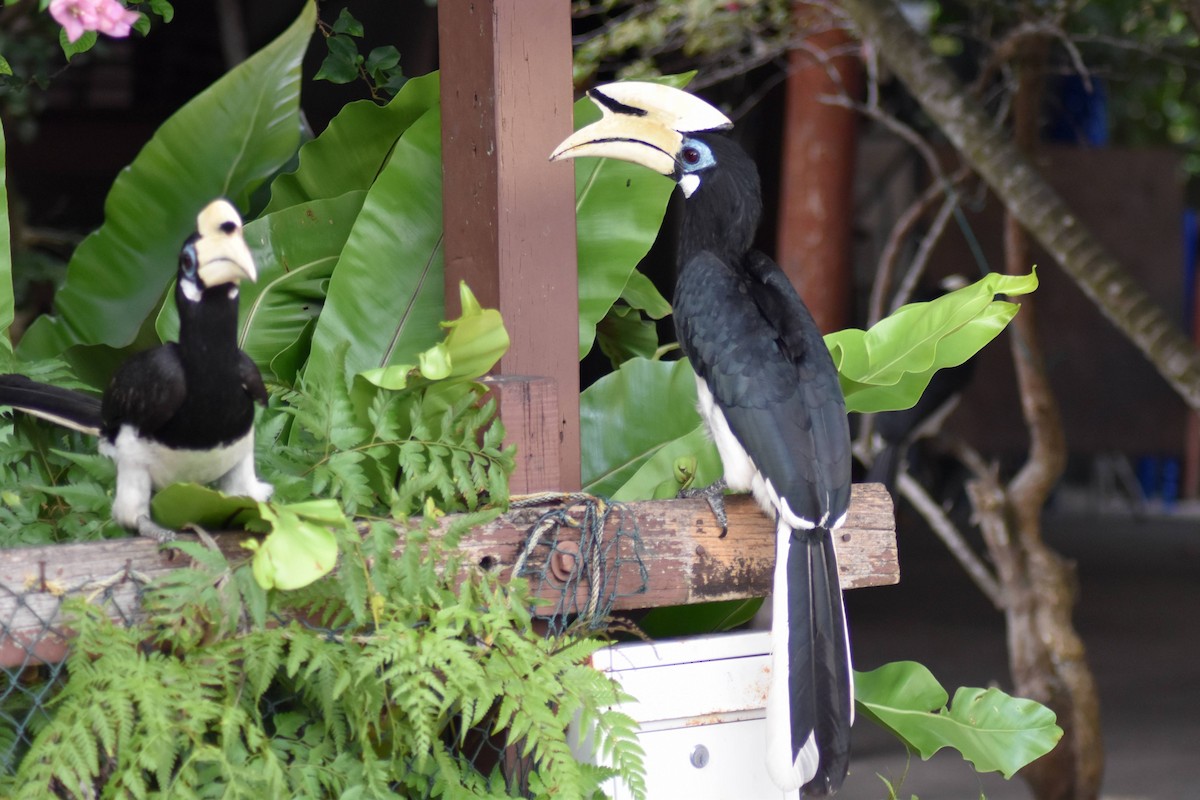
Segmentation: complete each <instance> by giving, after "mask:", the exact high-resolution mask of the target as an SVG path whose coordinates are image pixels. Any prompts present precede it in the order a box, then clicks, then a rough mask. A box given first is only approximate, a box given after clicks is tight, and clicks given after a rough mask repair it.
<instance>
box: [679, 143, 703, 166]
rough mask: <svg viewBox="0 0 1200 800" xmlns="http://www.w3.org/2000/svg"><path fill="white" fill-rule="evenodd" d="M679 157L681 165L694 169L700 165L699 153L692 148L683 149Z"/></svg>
mask: <svg viewBox="0 0 1200 800" xmlns="http://www.w3.org/2000/svg"><path fill="white" fill-rule="evenodd" d="M679 155H680V157H681V158H682V159H683V163H684V164H687V165H688V166H689V167H694V166H696V165H697V164H699V163H700V151H699V150H697V149H696V148H694V147H685V148H683V152H682V153H680V154H679Z"/></svg>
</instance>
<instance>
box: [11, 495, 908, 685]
mask: <svg viewBox="0 0 1200 800" xmlns="http://www.w3.org/2000/svg"><path fill="white" fill-rule="evenodd" d="M727 508H728V512H729V533H728V535H726V536H725V537H724V538H722V537H721V531H720V529H719V528H718V527H717V522H716V519H715V518H714V517H713V515H712V511H711V510H710V509H709V507H708V505H707V504H706V503H705V502H704V501H703V500H700V499H695V500H649V501H645V502H636V503H627V504H625V505H624V509H625V512H626V514H627V516H625V517H624V522H625V523H626V526H627V529H634V528H636V531H637V540H638V541H639V542H640V543H641V546H642V552H641V554H640V558H641V561H642V563H643V564H644V565H645V566H646V571H647V580H646V583H645V585H644V586H642V583H641V575H640V571H639V570H638V569H636V566H635V564H634V563H633V562H634V561H636V558H635V557H634V553H633V552H632V545H633V539H632V538H630V539H629V540H627V542H626V543H625V546H624V547H623V548H622V549H621V550H619V551H618V550H606V552H605V558H606V562H605V566H604V569H603V570H601V573H603V574H605V575H609V576H611V575H613V574H614V572H615V571H616V569H617V568H616V566H615V564H616V561H617V560H618V559H620V561H621V562H622V563H623V566H622V567H621V568H620V573H619V582H618V585H617V586H616V592H617V597H616V602H615V603H614V608H616V609H626V610H627V609H634V608H653V607H657V606H672V605H686V604H689V603H702V602H707V601H710V600H734V599H739V598H746V597H761V596H763V595H765V594H767V593H768V592H770V590H771V570H772V565H773V564H774V563H775V524H774V522H773V521H772V520H771V519H770V518H768V517H767V516H766V515H764V514H763V513H762V512H761V511H759V509H758V506H757V505H755V504H754V501H753V500H752V499H751V498H750V497H749V496H748V495H737V496H733V495H731V496H730V497H729V498H727ZM546 510H547V507H540V506H539V507H536V508H528V509H521V510H517V511H512V512H509V513H508V514H505V515H504V516H502V517H500V518H499V519H497V520H495V521H493V522H491V523H488V524H486V525H481V526H480V527H478V528H476V529H474V530H472V531H471V532H470V533H469V534H468V535H466V536H464V537H463V538H462V540H460V542H459V549H460V550H461V551H462V552H463V553H464V556H465V557H464V559H463V563H464V569H485V570H489V571H496V572H498V573H499V574H500V576H501V579H502V580H507V578H508V577H509V575H511V572H512V568H513V565H514V562H515V561H516V560H517V557H518V554H519V553H520V552H521V551H522V550H523V549H524V548H525V544H526V540H527V537H528V535H529V531H530V528H531V527H532V526H533V525H534V523H535V522H536V521H537V519H538V518H539V516H540V515H541V514H542V513H543V512H544V511H546ZM617 516H620V515H617ZM451 522H452V520H451V519H446V520H443V527H446V526H448V525H449V524H450V523H451ZM617 522H618V521H617V519H615V518H613V519H610V522H609V524H608V526H607V527H606V529H605V537H606V541H611V540H612V539H613V538H615V536H616V526H617ZM559 533H560V536H561V538H560V544H561V545H562V546H560V548H559V550H558V551H557V552H558V553H559V556H558V558H559V561H558V562H555V561H554V560H553V559H555V558H556V556H555V555H554V554H551V553H550V552H548V549H546V548H531V551H532V552H531V554H530V555H529V557H528V560H527V563H528V564H529V565H530V566H533V567H535V568H536V567H541V566H546V567H548V569H549V572H550V573H551V574H552V575H562V574H564V573H570V572H571V571H572V570H576V571H577V572H578V573H581V574H577V575H576V578H577V580H578V583H577V585H578V586H579V591H578V592H577V596H576V597H575V598H568V600H575V601H577V602H578V603H579V604H580V605H581V606H582V605H584V604H586V602H587V595H588V593H589V589H590V585H589V584H588V582H587V574H588V573H587V571H586V570H580V569H579V564H578V563H577V559H575V558H573V557H569V553H570V550H571V546H570V543H573V544H574V545H575V551H576V552H578V549H579V547H578V545H579V541H580V535H579V533H580V532H579V528H577V527H571V528H564V529H562V530H560V531H559ZM248 536H250V534H246V533H226V534H218V535H217V536H216V537H215V538H216V540H217V543H218V544H219V546H220V548H221V550H222V551H223V552H224V553H225V554H226V555H227V556H228V557H229V558H231V559H244V558H247V557H248V556H249V554H248V552H247V551H246V549H245V548H243V547H242V546H241V542H242V541H243V540H244V539H246V538H247V537H248ZM834 536H835V541H836V544H837V548H838V568H839V570H840V572H841V579H842V586H843V587H844V588H847V589H853V588H858V587H862V586H884V585H887V584H893V583H896V582H897V581H898V580H899V579H900V567H899V564H898V562H897V556H896V531H895V520H894V517H893V513H892V500H891V497H890V496H889V495H888V493H887V490H885V489H884V488H883V486H882V485H881V484H859V485H856V486H855V487H854V493H853V495H852V497H851V502H850V512H849V514H848V516H847V518H846V522H845V524H844V525H842V527H841V528H839V529H838V530H837V531H835V532H834ZM402 541H403V540H402ZM562 543H567V544H562ZM563 556H568V557H565V558H564V557H563ZM548 559H550V561H549V563H547V561H548ZM186 563H187V560H186V559H184V558H181V557H179V556H178V555H177V554H175V555H174V557H173V556H172V554H171V553H170V552H169V551H165V550H160V549H159V547H158V545H157V544H156V543H155V542H153V541H151V540H150V539H147V538H145V537H134V538H131V539H112V540H108V541H103V542H82V543H79V544H62V545H50V546H46V547H19V548H13V549H9V550H0V667H2V668H5V669H12V668H14V667H20V666H22V665H36V664H38V663H50V662H56V661H60V660H62V659H63V658H64V657H65V655H66V651H67V640H68V638H69V636H70V635H71V634H70V631H69V630H67V629H66V627H65V626H64V624H63V620H62V618H61V616H60V611H59V607H60V606H61V605H62V601H63V598H64V597H66V596H84V597H87V598H89V599H90V600H91V601H92V602H95V603H99V604H101V605H103V606H104V607H105V608H106V610H107V611H108V613H109V614H110V616H112V617H113V618H123V619H133V618H135V617H136V616H137V614H138V613H139V608H138V597H139V590H140V589H141V588H142V587H143V586H145V585H146V583H147V582H148V581H150V580H152V579H153V578H155V577H157V576H160V575H162V574H163V573H166V572H169V571H171V570H174V569H179V568H181V567H183V566H186ZM560 586H561V583H559V584H557V585H556V584H555V583H554V582H550V583H547V584H545V585H542V586H539V585H537V584H536V583H534V585H533V588H534V590H535V591H537V592H538V593H539V594H540V596H542V597H545V598H546V599H549V600H551V601H555V600H558V599H560V595H561V590H560ZM605 599H606V600H607V598H605ZM553 612H554V608H553V607H552V606H545V607H542V610H540V611H539V613H541V614H546V615H549V614H552V613H553Z"/></svg>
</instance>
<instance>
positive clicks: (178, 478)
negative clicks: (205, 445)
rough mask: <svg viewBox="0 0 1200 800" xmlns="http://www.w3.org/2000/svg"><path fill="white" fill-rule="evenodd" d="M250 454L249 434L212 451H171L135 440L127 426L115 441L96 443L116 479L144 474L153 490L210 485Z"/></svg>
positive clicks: (252, 446)
mask: <svg viewBox="0 0 1200 800" xmlns="http://www.w3.org/2000/svg"><path fill="white" fill-rule="evenodd" d="M253 452H254V432H253V431H250V432H249V433H247V434H246V435H245V436H243V437H242V438H240V439H238V440H236V441H234V442H231V443H230V444H227V445H224V446H223V447H218V448H216V449H215V450H172V449H171V448H169V447H165V446H163V445H161V444H159V443H157V442H153V441H150V440H147V439H140V438H138V436H137V435H136V434H135V433H134V432H133V429H132V428H131V427H129V426H128V425H122V426H121V430H120V431H119V432H118V433H117V438H116V440H115V441H113V442H108V441H107V440H103V439H102V440H101V441H100V453H101V454H102V455H106V456H108V457H109V458H111V459H112V460H113V461H115V462H116V464H117V474H118V475H119V474H120V473H121V472H123V471H125V470H131V471H134V472H137V471H142V470H144V471H145V472H147V473H148V474H149V475H150V476H151V480H152V483H153V485H154V488H155V489H162V488H164V487H166V486H170V485H171V484H173V483H212V482H213V481H215V480H216V479H217V478H220V477H221V476H222V475H224V474H225V473H227V472H229V471H230V470H231V469H233V468H234V467H235V466H237V465H238V463H239V462H241V461H242V460H243V459H245V458H246V457H247V456H249V455H252V454H253Z"/></svg>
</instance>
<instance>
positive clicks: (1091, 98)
mask: <svg viewBox="0 0 1200 800" xmlns="http://www.w3.org/2000/svg"><path fill="white" fill-rule="evenodd" d="M1089 77H1090V82H1091V91H1090V92H1089V91H1088V85H1087V84H1086V83H1085V82H1084V80H1083V76H1081V75H1076V74H1074V73H1072V74H1070V75H1063V76H1061V77H1060V78H1059V79H1058V84H1057V92H1056V93H1055V97H1056V99H1057V102H1056V103H1054V106H1055V107H1054V108H1052V109H1051V117H1050V122H1049V123H1048V124H1047V125H1046V130H1045V132H1044V135H1045V138H1046V140H1047V141H1051V142H1063V143H1066V144H1076V145H1083V146H1086V147H1103V146H1104V145H1106V144H1108V91H1107V90H1106V89H1105V86H1104V81H1103V79H1101V78H1098V77H1097V76H1095V75H1091V76H1089Z"/></svg>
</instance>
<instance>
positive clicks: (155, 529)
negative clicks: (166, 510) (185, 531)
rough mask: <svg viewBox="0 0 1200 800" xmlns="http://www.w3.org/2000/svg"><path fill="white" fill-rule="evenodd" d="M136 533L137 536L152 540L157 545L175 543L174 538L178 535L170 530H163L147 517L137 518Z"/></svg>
mask: <svg viewBox="0 0 1200 800" xmlns="http://www.w3.org/2000/svg"><path fill="white" fill-rule="evenodd" d="M137 532H138V535H139V536H145V537H147V538H149V539H153V540H154V541H156V542H158V543H159V544H166V543H167V542H173V541H175V537H176V536H177V535H178V534H177V533H176V532H175V531H173V530H171V529H170V528H164V527H163V526H162V525H159V524H158V523H157V522H155V521H154V520H152V519H150V517H147V516H141V517H138V520H137Z"/></svg>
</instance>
